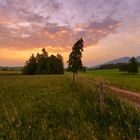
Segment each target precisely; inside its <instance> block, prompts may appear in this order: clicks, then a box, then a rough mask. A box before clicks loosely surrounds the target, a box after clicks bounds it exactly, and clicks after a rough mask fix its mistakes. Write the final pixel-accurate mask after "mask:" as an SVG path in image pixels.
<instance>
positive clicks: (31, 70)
mask: <svg viewBox="0 0 140 140" xmlns="http://www.w3.org/2000/svg"><path fill="white" fill-rule="evenodd" d="M36 71H37V63H36V58H35V56H34V55H33V54H32V55H31V57H30V58H29V60H28V61H26V64H25V67H24V68H23V73H24V74H30V75H33V74H36Z"/></svg>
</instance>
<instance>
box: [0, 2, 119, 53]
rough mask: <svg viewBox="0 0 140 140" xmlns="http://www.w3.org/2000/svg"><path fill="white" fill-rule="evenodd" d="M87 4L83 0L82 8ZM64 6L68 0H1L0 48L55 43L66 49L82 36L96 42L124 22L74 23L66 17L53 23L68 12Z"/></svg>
mask: <svg viewBox="0 0 140 140" xmlns="http://www.w3.org/2000/svg"><path fill="white" fill-rule="evenodd" d="M77 3H78V1H77ZM84 3H85V1H82V3H81V8H82V7H83V4H84ZM75 4H76V3H75ZM87 4H88V3H87ZM64 6H65V2H64V3H63V1H62V2H61V3H58V2H57V1H55V0H42V1H41V2H40V1H39V0H31V1H28V0H25V1H19V0H4V1H0V44H1V45H0V47H5V48H15V49H27V48H28V49H31V48H41V47H50V46H52V47H62V48H64V49H65V48H66V50H67V48H68V47H69V46H71V45H72V44H73V42H74V41H76V40H77V39H78V38H80V37H83V38H84V40H86V45H87V46H88V45H94V44H97V43H98V42H99V41H100V40H101V39H102V38H103V37H105V36H107V35H108V34H111V33H113V32H114V31H115V30H116V29H117V28H118V27H119V26H120V25H121V24H120V23H121V21H119V20H118V21H117V20H116V19H112V18H111V17H105V18H104V19H103V20H101V21H94V19H93V20H91V19H90V21H87V22H83V23H81V22H82V21H80V22H77V23H76V24H73V23H69V19H68V18H69V16H66V18H65V22H64V23H63V24H62V23H61V22H59V21H58V22H52V21H53V20H55V19H56V17H57V15H58V13H59V16H60V15H61V14H62V13H63V12H65V13H66V9H65V8H64ZM79 7H80V6H79ZM81 13H82V12H81ZM91 13H92V12H91ZM73 15H74V14H73ZM61 16H62V17H63V15H61ZM62 19H63V18H62ZM70 19H71V20H72V18H70ZM60 20H61V18H60ZM66 20H67V21H68V23H69V24H68V23H66ZM85 20H86V18H85Z"/></svg>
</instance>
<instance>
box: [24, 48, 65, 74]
mask: <svg viewBox="0 0 140 140" xmlns="http://www.w3.org/2000/svg"><path fill="white" fill-rule="evenodd" d="M22 72H23V74H64V64H63V57H62V56H61V55H60V54H57V56H54V55H51V56H50V57H49V56H48V53H47V52H46V50H45V49H44V48H43V49H42V53H41V54H39V53H37V55H36V57H35V56H34V55H32V56H31V57H30V59H29V60H28V61H27V62H26V64H25V66H24V68H23V70H22Z"/></svg>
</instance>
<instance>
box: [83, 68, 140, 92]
mask: <svg viewBox="0 0 140 140" xmlns="http://www.w3.org/2000/svg"><path fill="white" fill-rule="evenodd" d="M139 71H140V69H139ZM85 75H86V76H88V78H91V79H93V80H96V81H99V80H103V81H105V83H106V84H108V85H113V86H116V87H120V88H122V89H127V90H131V91H136V92H140V73H139V74H135V75H130V74H124V73H122V72H119V70H118V69H112V70H92V71H87V72H86V73H85Z"/></svg>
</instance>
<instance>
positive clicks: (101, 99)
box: [99, 81, 104, 115]
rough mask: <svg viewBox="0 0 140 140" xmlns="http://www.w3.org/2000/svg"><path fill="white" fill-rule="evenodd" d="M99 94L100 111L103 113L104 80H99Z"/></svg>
mask: <svg viewBox="0 0 140 140" xmlns="http://www.w3.org/2000/svg"><path fill="white" fill-rule="evenodd" d="M99 94H100V113H101V115H102V114H103V113H104V82H102V81H101V82H99Z"/></svg>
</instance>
